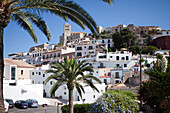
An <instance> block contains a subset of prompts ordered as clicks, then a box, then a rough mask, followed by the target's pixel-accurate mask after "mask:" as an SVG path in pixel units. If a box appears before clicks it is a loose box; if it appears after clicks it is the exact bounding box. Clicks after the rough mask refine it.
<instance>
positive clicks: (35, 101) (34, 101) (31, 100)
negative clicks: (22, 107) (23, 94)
mask: <svg viewBox="0 0 170 113" xmlns="http://www.w3.org/2000/svg"><path fill="white" fill-rule="evenodd" d="M27 102H33V103H38V101H37V100H33V99H30V100H27Z"/></svg>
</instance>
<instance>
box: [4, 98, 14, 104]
mask: <svg viewBox="0 0 170 113" xmlns="http://www.w3.org/2000/svg"><path fill="white" fill-rule="evenodd" d="M5 100H6V102H8V103H13V101H12V100H9V99H5Z"/></svg>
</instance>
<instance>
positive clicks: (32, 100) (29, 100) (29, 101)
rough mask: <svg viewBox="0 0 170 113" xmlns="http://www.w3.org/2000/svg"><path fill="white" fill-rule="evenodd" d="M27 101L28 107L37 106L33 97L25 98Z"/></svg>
mask: <svg viewBox="0 0 170 113" xmlns="http://www.w3.org/2000/svg"><path fill="white" fill-rule="evenodd" d="M26 101H27V103H28V107H32V108H37V107H38V101H37V100H35V99H27V100H26Z"/></svg>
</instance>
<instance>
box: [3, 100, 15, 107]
mask: <svg viewBox="0 0 170 113" xmlns="http://www.w3.org/2000/svg"><path fill="white" fill-rule="evenodd" d="M5 101H6V102H8V104H9V108H13V107H14V102H13V100H12V99H5Z"/></svg>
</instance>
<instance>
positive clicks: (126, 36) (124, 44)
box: [112, 28, 137, 49]
mask: <svg viewBox="0 0 170 113" xmlns="http://www.w3.org/2000/svg"><path fill="white" fill-rule="evenodd" d="M112 38H113V42H114V47H115V48H116V49H120V48H130V47H131V46H133V45H135V40H136V38H137V37H136V35H135V34H133V33H132V31H130V30H129V29H128V28H124V29H123V30H121V31H120V33H119V32H115V33H114V34H113V35H112Z"/></svg>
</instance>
